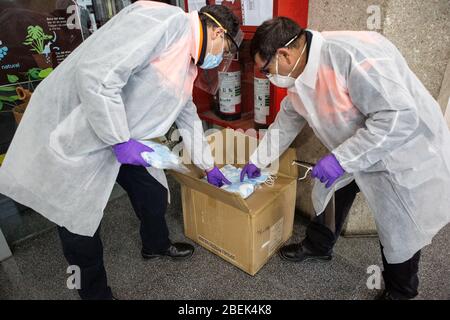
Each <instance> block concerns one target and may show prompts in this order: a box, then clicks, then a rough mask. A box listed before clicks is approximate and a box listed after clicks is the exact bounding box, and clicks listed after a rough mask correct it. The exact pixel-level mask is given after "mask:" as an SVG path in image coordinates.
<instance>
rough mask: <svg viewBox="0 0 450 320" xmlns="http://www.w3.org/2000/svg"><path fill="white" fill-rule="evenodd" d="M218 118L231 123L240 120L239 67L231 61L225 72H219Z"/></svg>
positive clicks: (237, 62) (236, 61)
mask: <svg viewBox="0 0 450 320" xmlns="http://www.w3.org/2000/svg"><path fill="white" fill-rule="evenodd" d="M219 83H220V85H219V117H220V118H222V119H223V120H227V121H232V120H238V119H240V118H241V114H242V106H241V102H242V99H241V65H240V64H239V61H238V59H237V58H235V59H233V60H232V62H231V64H230V67H229V68H228V70H227V71H226V72H219Z"/></svg>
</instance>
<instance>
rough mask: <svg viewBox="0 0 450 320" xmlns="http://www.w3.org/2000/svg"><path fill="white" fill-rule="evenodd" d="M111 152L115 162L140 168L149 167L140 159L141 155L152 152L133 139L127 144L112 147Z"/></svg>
mask: <svg viewBox="0 0 450 320" xmlns="http://www.w3.org/2000/svg"><path fill="white" fill-rule="evenodd" d="M113 150H114V153H115V155H116V158H117V161H119V162H120V163H121V164H131V165H134V166H142V167H150V165H149V164H148V163H147V162H146V161H145V160H144V159H143V158H142V157H141V153H142V152H153V151H154V150H153V149H152V148H150V147H147V146H146V145H145V144H142V143H140V142H138V141H136V140H133V139H130V140H128V142H124V143H119V144H116V145H115V146H113Z"/></svg>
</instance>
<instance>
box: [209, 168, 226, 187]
mask: <svg viewBox="0 0 450 320" xmlns="http://www.w3.org/2000/svg"><path fill="white" fill-rule="evenodd" d="M206 178H207V180H208V182H209V183H210V184H212V185H213V186H216V187H219V188H220V187H221V186H223V185H224V184H231V182H230V181H228V179H227V178H225V176H224V175H223V173H222V171H220V170H219V168H217V167H214V168H213V169H212V170H210V171H206Z"/></svg>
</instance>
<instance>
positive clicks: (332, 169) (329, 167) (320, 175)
mask: <svg viewBox="0 0 450 320" xmlns="http://www.w3.org/2000/svg"><path fill="white" fill-rule="evenodd" d="M344 173H345V170H344V169H343V168H342V167H341V165H340V164H339V162H338V161H337V159H336V157H335V156H334V154H329V155H326V156H325V157H323V158H322V159H320V160H319V162H317V164H316V165H315V166H314V168H313V170H312V174H311V176H312V177H313V178H317V179H319V180H320V182H322V183H325V182H326V183H327V184H326V185H325V187H326V188H329V187H331V185H332V184H333V183H334V182H335V181H336V180H337V179H339V178H340V177H342V176H343V175H344Z"/></svg>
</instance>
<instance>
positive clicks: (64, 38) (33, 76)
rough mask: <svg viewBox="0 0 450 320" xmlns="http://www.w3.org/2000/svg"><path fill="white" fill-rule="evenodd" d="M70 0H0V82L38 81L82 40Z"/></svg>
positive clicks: (3, 84) (75, 13) (77, 17)
mask: <svg viewBox="0 0 450 320" xmlns="http://www.w3.org/2000/svg"><path fill="white" fill-rule="evenodd" d="M77 12H78V6H77V5H76V3H75V2H74V1H72V0H14V1H11V0H0V86H5V85H10V84H18V83H24V82H28V81H39V80H42V79H43V78H45V77H46V76H48V74H49V73H50V72H51V71H52V70H53V69H54V68H55V67H56V66H58V64H60V63H61V62H62V61H63V60H64V59H65V58H66V57H67V56H68V55H69V54H70V53H71V52H72V51H73V50H75V48H76V47H77V46H78V45H79V44H80V43H81V42H82V41H83V36H82V32H81V28H80V23H79V22H80V20H79V16H78V14H77Z"/></svg>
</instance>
